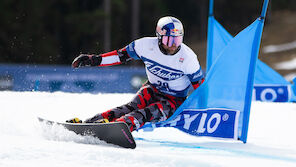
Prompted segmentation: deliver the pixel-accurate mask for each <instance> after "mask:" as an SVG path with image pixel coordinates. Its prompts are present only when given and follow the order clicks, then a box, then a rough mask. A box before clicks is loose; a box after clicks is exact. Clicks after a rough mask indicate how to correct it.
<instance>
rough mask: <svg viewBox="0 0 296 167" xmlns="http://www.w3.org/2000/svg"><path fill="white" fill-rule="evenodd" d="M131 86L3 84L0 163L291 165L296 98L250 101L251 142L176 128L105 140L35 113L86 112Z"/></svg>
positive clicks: (123, 97)
mask: <svg viewBox="0 0 296 167" xmlns="http://www.w3.org/2000/svg"><path fill="white" fill-rule="evenodd" d="M132 97H133V95H132V94H97V95H94V94H71V93H61V92H58V93H45V92H7V91H4V92H0V106H1V111H0V134H1V135H0V166H1V167H2V166H3V167H19V166H22V167H31V166H42V167H53V166H54V167H65V166H82V167H84V166H87V167H98V166H108V167H115V166H121V167H124V166H129V167H133V166H134V167H136V166H142V167H145V166H147V167H151V166H153V167H155V166H159V167H166V166H167V167H174V166H182V167H187V166H192V167H195V166H202V167H203V166H227V167H229V166H230V167H231V166H233V167H237V166H239V167H244V166H246V167H250V166H269V167H270V166H277V167H278V166H280V167H289V166H294V167H295V166H296V144H295V141H296V130H295V128H296V104H295V103H294V104H293V103H262V102H253V104H252V109H251V117H250V127H249V136H248V143H247V144H243V143H242V142H239V141H233V140H221V139H220V140H217V139H212V138H207V137H194V136H190V135H187V134H185V133H183V132H181V131H178V130H177V129H174V128H159V129H156V130H155V131H153V132H142V131H139V132H133V136H134V137H135V139H136V142H137V148H136V149H134V150H132V149H124V148H119V147H117V146H114V145H108V144H106V143H104V142H102V141H100V140H98V139H95V138H93V137H82V136H78V135H76V134H74V133H73V132H69V131H67V130H65V129H64V128H62V127H59V126H55V127H54V128H51V127H48V126H47V125H44V124H40V123H39V122H38V121H37V117H43V118H46V119H50V120H55V121H61V122H63V121H65V120H66V119H69V118H72V117H79V118H81V119H85V118H88V117H91V116H93V115H95V114H97V113H99V112H103V111H105V110H107V109H111V108H113V107H116V106H119V105H121V104H124V103H126V102H128V101H129V100H131V98H132Z"/></svg>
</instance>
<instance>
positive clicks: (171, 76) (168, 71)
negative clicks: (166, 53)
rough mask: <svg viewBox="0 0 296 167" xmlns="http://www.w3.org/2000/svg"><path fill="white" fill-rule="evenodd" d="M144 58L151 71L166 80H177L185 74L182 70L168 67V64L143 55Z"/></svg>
mask: <svg viewBox="0 0 296 167" xmlns="http://www.w3.org/2000/svg"><path fill="white" fill-rule="evenodd" d="M142 60H143V62H144V63H145V66H146V68H147V70H148V71H149V72H150V73H152V74H153V75H156V76H158V77H159V78H161V79H163V80H165V81H171V80H175V79H178V78H180V77H182V76H183V75H184V73H183V72H182V71H180V70H176V69H173V68H170V67H166V66H164V65H161V64H158V63H156V62H154V61H152V60H149V59H147V58H145V57H142Z"/></svg>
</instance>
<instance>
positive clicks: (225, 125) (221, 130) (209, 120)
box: [161, 108, 239, 139]
mask: <svg viewBox="0 0 296 167" xmlns="http://www.w3.org/2000/svg"><path fill="white" fill-rule="evenodd" d="M238 119H239V111H236V110H230V109H217V108H214V109H185V110H183V111H182V112H181V113H180V114H179V115H178V116H177V117H176V118H175V119H174V120H172V121H170V122H168V123H166V124H165V125H161V126H164V127H175V128H178V129H180V130H181V131H184V132H186V133H189V134H191V135H195V136H210V137H219V138H232V139H237V138H238Z"/></svg>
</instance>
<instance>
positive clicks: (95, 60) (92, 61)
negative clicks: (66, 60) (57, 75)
mask: <svg viewBox="0 0 296 167" xmlns="http://www.w3.org/2000/svg"><path fill="white" fill-rule="evenodd" d="M101 62H102V57H101V56H100V55H88V54H80V55H79V56H78V57H76V58H75V59H74V61H73V62H72V67H73V68H78V67H83V66H98V65H100V64H101Z"/></svg>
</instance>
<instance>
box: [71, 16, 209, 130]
mask: <svg viewBox="0 0 296 167" xmlns="http://www.w3.org/2000/svg"><path fill="white" fill-rule="evenodd" d="M156 36H157V37H144V38H140V39H138V40H135V41H133V42H131V43H130V44H129V45H127V46H125V47H124V48H122V49H119V50H114V51H111V52H108V53H104V54H99V55H88V54H81V55H79V56H78V57H77V58H75V59H74V61H73V63H72V66H73V67H74V68H78V67H82V66H100V67H101V66H111V65H118V64H122V63H125V62H127V61H130V60H142V61H143V62H144V64H145V69H146V74H147V77H148V81H147V83H145V84H144V85H143V86H142V87H141V89H140V90H139V91H138V92H137V94H136V96H135V97H134V99H133V100H132V101H131V102H129V103H127V104H125V105H122V106H120V107H117V108H114V109H111V110H108V111H105V112H103V113H99V114H97V115H95V116H94V117H91V118H89V119H87V120H85V121H84V122H85V123H93V122H101V123H105V122H113V121H122V122H125V123H126V124H127V125H128V127H129V129H130V131H133V130H136V129H139V128H140V127H141V126H143V125H144V124H145V123H146V122H158V121H164V120H166V119H168V118H169V117H170V116H171V115H173V113H174V112H175V110H176V109H177V108H178V107H179V106H180V105H181V104H182V103H183V102H184V100H185V99H186V97H187V94H188V90H189V88H190V86H191V85H192V86H193V88H194V89H196V88H197V87H199V85H200V84H201V83H202V82H203V81H204V77H203V72H202V70H201V67H200V65H199V61H198V59H197V56H196V54H195V53H194V52H193V51H192V50H191V49H190V48H189V47H188V46H187V45H185V44H184V43H183V36H184V30H183V25H182V23H181V21H180V20H178V19H177V18H175V17H171V16H167V17H162V18H160V19H159V21H158V23H157V26H156ZM67 122H71V123H81V122H82V121H81V120H79V119H78V118H74V119H70V120H67Z"/></svg>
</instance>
